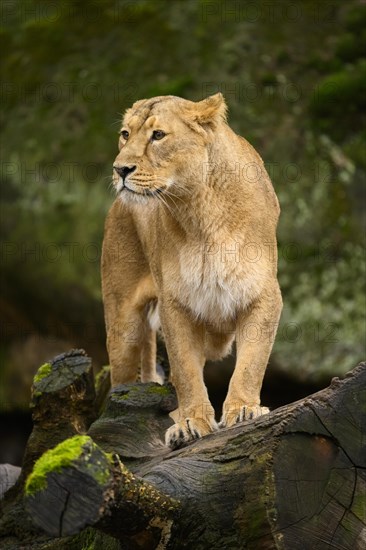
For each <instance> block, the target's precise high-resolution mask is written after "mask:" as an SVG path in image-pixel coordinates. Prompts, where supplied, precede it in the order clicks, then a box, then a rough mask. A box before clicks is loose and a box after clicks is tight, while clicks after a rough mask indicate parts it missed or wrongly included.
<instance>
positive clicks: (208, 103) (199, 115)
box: [190, 93, 227, 127]
mask: <svg viewBox="0 0 366 550" xmlns="http://www.w3.org/2000/svg"><path fill="white" fill-rule="evenodd" d="M226 112H227V106H226V103H225V99H224V96H223V95H222V94H221V93H218V94H215V95H211V96H209V97H206V99H203V100H202V101H197V102H196V103H193V106H192V109H191V113H190V114H191V117H192V118H193V119H194V120H195V122H198V123H199V124H202V125H206V124H208V125H209V126H212V127H216V126H217V124H218V123H219V122H220V121H221V120H225V119H226Z"/></svg>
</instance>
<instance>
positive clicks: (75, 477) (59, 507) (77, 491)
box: [25, 436, 179, 548]
mask: <svg viewBox="0 0 366 550" xmlns="http://www.w3.org/2000/svg"><path fill="white" fill-rule="evenodd" d="M25 494H26V505H27V508H28V509H29V510H30V512H31V515H32V518H33V519H34V521H35V523H36V524H37V525H38V526H39V527H42V528H43V529H44V530H45V531H47V532H48V533H49V534H51V535H53V536H55V537H62V536H67V535H73V534H75V533H78V532H79V531H80V530H81V529H83V528H84V527H86V526H88V525H94V526H96V527H98V528H99V529H101V530H105V531H106V532H107V533H108V534H112V535H115V536H118V537H123V536H129V537H131V538H132V540H135V541H136V542H137V541H141V543H142V544H143V547H144V548H155V547H156V546H157V545H158V544H159V543H160V542H161V540H162V539H163V538H164V537H165V533H166V531H167V530H168V529H169V527H170V524H171V523H172V519H173V517H174V516H175V515H176V513H177V511H178V510H179V504H178V503H177V502H175V501H174V500H172V499H171V498H169V497H166V496H165V495H164V494H162V493H161V492H160V491H159V490H157V489H156V488H155V487H154V486H153V485H151V484H150V483H147V482H144V481H143V480H142V479H140V478H137V477H136V476H134V475H133V474H132V473H131V472H130V471H129V470H128V469H127V468H126V467H125V466H124V465H123V464H122V463H121V462H120V460H119V458H118V456H117V455H108V454H106V453H105V452H104V451H102V450H101V449H100V448H99V447H98V446H97V445H96V444H95V443H94V442H93V440H92V439H91V438H90V437H88V436H75V437H73V438H71V439H68V440H66V441H64V442H63V443H60V444H59V445H58V446H57V447H55V448H54V449H52V450H50V451H48V452H47V453H45V454H44V455H43V456H42V457H41V458H40V459H39V460H38V461H37V462H36V464H35V467H34V469H33V472H32V474H31V475H30V476H29V478H28V480H27V483H26V487H25Z"/></svg>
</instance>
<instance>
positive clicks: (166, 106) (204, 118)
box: [113, 94, 226, 202]
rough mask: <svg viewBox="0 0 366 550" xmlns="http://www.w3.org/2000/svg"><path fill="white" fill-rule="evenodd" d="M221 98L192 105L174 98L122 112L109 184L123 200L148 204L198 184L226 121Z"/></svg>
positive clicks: (139, 103)
mask: <svg viewBox="0 0 366 550" xmlns="http://www.w3.org/2000/svg"><path fill="white" fill-rule="evenodd" d="M225 114H226V104H225V101H224V98H223V96H222V94H215V95H213V96H210V97H208V98H207V99H204V100H203V101H199V102H193V101H188V100H186V99H182V98H179V97H175V96H161V97H154V98H151V99H143V100H141V101H137V102H136V103H134V104H133V106H132V107H131V108H130V109H128V110H127V111H126V113H125V116H124V119H123V124H122V128H121V131H120V138H119V153H118V155H117V157H116V159H115V161H114V164H113V168H114V170H113V183H114V186H115V188H116V191H117V193H118V195H119V196H120V198H121V199H122V200H123V201H126V202H127V201H128V202H130V201H131V200H132V201H134V202H136V201H137V202H141V201H142V202H146V200H151V198H152V197H154V196H155V197H156V196H159V195H160V196H162V195H164V193H165V194H166V195H167V196H169V193H173V187H174V195H177V194H179V192H184V191H187V189H188V190H189V188H190V186H192V185H197V181H199V179H200V176H201V174H202V172H203V166H204V164H205V163H206V164H207V162H208V147H209V144H210V143H212V140H213V139H214V136H215V130H217V128H218V126H219V125H220V123H223V121H224V120H225Z"/></svg>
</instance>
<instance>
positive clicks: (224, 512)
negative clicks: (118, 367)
mask: <svg viewBox="0 0 366 550" xmlns="http://www.w3.org/2000/svg"><path fill="white" fill-rule="evenodd" d="M154 388H155V390H154ZM170 399H173V397H172V395H171V393H170V389H169V387H162V388H161V389H159V387H158V386H154V385H151V384H150V385H146V386H139V385H132V386H129V387H127V386H125V387H122V388H119V389H118V390H117V391H115V392H113V394H112V396H111V398H110V400H109V402H108V405H107V407H106V409H105V412H104V414H103V415H102V417H101V418H100V419H98V420H97V421H96V423H94V424H93V425H92V426H91V427H90V430H89V433H90V434H91V435H93V437H95V440H98V446H95V444H91V445H92V448H93V449H94V451H93V452H98V453H101V456H105V455H103V454H102V449H104V450H109V451H110V450H112V449H113V448H114V447H118V453H119V455H120V458H121V460H122V461H124V462H126V461H127V462H128V467H129V470H133V472H134V475H135V476H136V477H134V480H135V481H134V483H136V486H137V487H148V491H152V494H154V491H155V490H158V491H159V495H160V496H159V498H161V499H163V501H164V499H166V501H167V502H168V503H169V502H171V501H170V499H172V501H178V502H179V513H178V514H177V515H176V514H175V513H174V512H173V510H171V511H170V512H171V514H172V515H171V516H169V514H167V515H166V516H164V521H163V527H162V528H161V523H159V522H158V524H159V525H160V527H159V528H160V529H161V530H160V531H159V532H158V533H156V532H155V531H154V533H155V535H156V538H153V537H152V535H151V533H152V532H153V530H152V528H151V526H152V525H153V524H154V522H153V523H152V524H151V523H150V528H148V529H147V528H146V525H149V521H151V520H149V518H151V516H150V515H149V513H148V510H149V505H150V504H151V501H153V498H152V499H148V501H147V502H146V504H145V503H144V502H143V501H142V500H140V498H139V497H136V495H138V494H139V493H138V491H137V492H136V490H135V489H134V490H133V491H132V493H131V492H129V491H128V490H126V486H125V487H123V485H124V484H126V482H127V488H128V481H127V480H128V478H129V477H128V476H130V475H131V474H130V473H128V472H127V471H126V470H124V468H123V467H121V466H119V465H118V464H117V463H113V465H112V464H111V463H110V465H109V466H108V468H109V472H110V473H109V477H108V480H107V482H106V483H107V485H106V487H109V488H110V487H116V484H117V487H118V490H117V491H116V490H115V489H114V490H113V491H111V490H110V489H108V488H107V489H105V488H104V487H105V486H104V482H103V483H99V487H98V483H96V482H95V481H92V478H93V476H94V478H95V476H96V475H100V476H102V474H103V471H104V470H105V467H106V466H105V464H106V463H105V462H103V460H102V461H101V463H100V467H97V462H98V461H95V460H92V462H93V465H94V466H95V468H93V472H92V473H89V474H88V476H87V477H86V479H87V480H88V481H87V482H86V481H85V468H87V466H86V465H85V463H84V465H80V466H79V465H78V467H72V468H71V470H72V474H71V472H70V465H69V466H67V467H66V468H62V467H61V468H60V471H59V472H57V471H55V472H53V473H52V474H51V475H50V478H51V479H52V482H51V484H50V486H49V487H50V488H49V489H47V488H46V489H44V488H42V489H41V490H37V491H36V492H35V493H33V496H32V497H28V498H30V500H29V506H30V510H32V515H33V516H34V517H35V518H36V521H37V523H39V524H41V525H42V526H43V527H45V528H46V529H48V527H47V525H48V524H49V523H48V520H47V518H48V517H49V511H48V509H49V503H50V500H48V496H47V495H48V494H50V495H51V494H52V492H53V490H54V489H52V487H56V486H57V484H59V486H60V487H62V489H60V490H62V491H63V490H64V489H63V487H64V486H65V485H64V484H65V482H67V491H66V493H67V498H68V499H69V501H70V502H78V499H79V501H80V499H81V498H82V501H83V503H84V505H83V506H86V507H89V506H90V507H91V509H92V510H94V509H95V510H96V504H95V500H96V502H97V507H98V511H96V512H95V515H94V516H93V514H91V515H90V517H89V519H88V520H86V517H85V514H84V516H83V521H82V522H81V524H80V528H82V527H83V526H84V525H86V524H90V525H94V527H96V528H97V529H101V530H103V531H107V532H109V533H112V534H113V536H114V537H116V538H117V539H119V540H120V541H123V543H121V544H122V547H123V548H143V549H145V548H167V549H182V548H198V549H206V548H214V549H215V548H217V549H218V548H220V549H221V548H233V549H236V548H238V549H239V548H248V549H253V550H257V549H262V548H263V549H267V548H268V549H271V548H281V549H284V550H286V549H288V550H297V549H298V550H300V549H301V550H313V549H314V548H319V549H323V548H324V550H325V549H326V548H342V549H343V550H347V549H349V550H354V549H361V548H363V547H364V545H365V533H366V508H365V504H366V501H365V495H366V475H365V472H366V446H365V439H364V436H363V434H364V433H365V430H366V366H365V364H361V365H359V366H358V367H357V368H356V369H355V370H354V371H352V373H350V374H349V375H348V376H347V377H346V378H345V379H344V380H342V381H341V380H338V379H335V380H333V382H332V384H331V386H330V387H329V388H327V389H325V390H323V391H321V392H318V393H317V394H314V395H312V396H310V397H308V398H306V399H304V400H302V401H299V402H297V403H294V404H291V405H289V406H286V407H282V408H280V409H277V410H275V411H273V412H272V413H271V414H269V415H267V416H264V417H261V418H259V419H256V420H254V421H251V422H245V423H242V424H238V425H237V426H235V427H233V428H230V429H226V430H221V431H219V432H217V433H215V434H212V435H210V436H207V437H205V438H204V439H202V440H199V441H197V442H195V443H194V444H192V445H190V446H188V447H186V448H183V449H181V450H178V451H175V452H169V451H167V449H166V448H164V447H163V444H162V436H163V433H162V432H163V430H162V429H161V428H159V426H163V424H164V422H161V419H162V418H164V415H165V424H167V422H168V420H167V418H168V417H167V414H166V411H167V410H169V408H170V407H171V406H172V401H170ZM150 400H151V401H150ZM146 426H149V427H150V429H148V430H147V429H146ZM154 426H155V427H154ZM163 427H164V426H163ZM116 433H117V435H115V434H116ZM132 442H134V443H132ZM67 444H68V443H67ZM99 447H100V448H99ZM139 448H141V449H143V451H142V452H141V453H140V452H138V450H139ZM83 452H84V451H83ZM88 460H89V459H86V462H88ZM105 461H108V457H107V458H105ZM78 464H79V463H78ZM82 464H83V461H82ZM118 468H121V470H118ZM119 471H120V472H122V474H119V473H118V472H119ZM124 471H125V472H126V476H127V477H126V478H124V477H123V472H124ZM98 472H99V473H98ZM68 476H71V477H70V478H69V481H65V480H67V479H68ZM118 476H120V477H118ZM70 480H72V483H70ZM29 483H31V481H29ZM48 483H49V482H48ZM96 488H98V489H96ZM48 491H49V493H48ZM98 491H99V492H98ZM81 495H82V496H81ZM96 495H97V496H96ZM32 498H33V500H32ZM38 498H39V499H41V502H42V504H41V505H39V504H32V502H33V503H37V500H38ZM63 498H64V499H65V497H63ZM136 505H137V508H136ZM145 505H146V509H145ZM172 508H174V506H172ZM136 510H139V511H140V513H141V517H142V518H146V517H147V523H146V524H144V523H143V524H142V526H141V525H138V526H137V527H136V523H135V521H136V517H137V516H136ZM170 512H169V513H170ZM55 513H56V512H55ZM83 513H84V512H83ZM63 514H64V507H63V506H60V507H59V512H58V515H57V514H56V517H55V518H53V520H52V523H53V525H57V522H59V523H58V525H60V524H63V523H64V521H65V520H64V515H63ZM76 515H77V514H76ZM156 516H158V517H159V518H160V517H161V514H160V511H159V507H158V506H157V508H156ZM143 521H145V520H143ZM126 525H127V526H128V528H129V529H130V531H128V530H127V531H126ZM146 529H147V532H148V533H149V537H150V538H149V537H148V538H146V535H145V533H146ZM149 529H150V530H149ZM67 532H69V531H67ZM52 533H55V531H52ZM159 545H160V546H159Z"/></svg>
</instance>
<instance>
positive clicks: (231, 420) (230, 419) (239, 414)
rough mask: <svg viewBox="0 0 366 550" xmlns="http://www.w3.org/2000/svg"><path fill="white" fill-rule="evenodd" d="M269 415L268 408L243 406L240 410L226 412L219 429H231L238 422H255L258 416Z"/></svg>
mask: <svg viewBox="0 0 366 550" xmlns="http://www.w3.org/2000/svg"><path fill="white" fill-rule="evenodd" d="M268 413H269V408H268V407H261V406H260V405H252V406H249V405H243V406H242V407H240V409H236V410H230V409H229V410H228V411H227V412H224V413H223V415H222V418H221V421H220V423H219V428H229V427H230V426H233V425H234V424H237V423H238V422H243V421H244V420H254V419H255V418H258V416H263V415H264V414H268Z"/></svg>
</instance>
